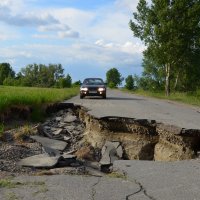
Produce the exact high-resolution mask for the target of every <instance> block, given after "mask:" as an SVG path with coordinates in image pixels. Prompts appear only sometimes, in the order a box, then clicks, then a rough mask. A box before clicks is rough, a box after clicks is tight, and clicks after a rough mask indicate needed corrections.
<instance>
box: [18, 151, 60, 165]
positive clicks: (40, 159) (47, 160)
mask: <svg viewBox="0 0 200 200" xmlns="http://www.w3.org/2000/svg"><path fill="white" fill-rule="evenodd" d="M60 158H61V156H55V157H50V156H49V155H48V154H39V155H35V156H31V157H28V158H24V159H22V160H20V161H19V163H18V164H19V165H21V166H24V167H35V168H53V167H54V166H55V165H56V164H57V163H58V161H59V159H60Z"/></svg>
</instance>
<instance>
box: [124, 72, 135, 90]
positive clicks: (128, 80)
mask: <svg viewBox="0 0 200 200" xmlns="http://www.w3.org/2000/svg"><path fill="white" fill-rule="evenodd" d="M125 82H126V85H125V88H126V89H128V90H132V89H133V88H134V79H133V76H132V75H128V76H127V78H126V79H125Z"/></svg>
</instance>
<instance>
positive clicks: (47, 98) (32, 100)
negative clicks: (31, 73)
mask: <svg viewBox="0 0 200 200" xmlns="http://www.w3.org/2000/svg"><path fill="white" fill-rule="evenodd" d="M78 91H79V88H68V89H56V88H33V87H11V86H0V111H4V110H6V109H7V108H9V107H10V106H13V105H16V106H18V105H20V106H24V105H27V106H33V107H38V106H40V105H42V104H46V103H54V102H60V101H63V100H65V99H69V98H71V97H73V96H75V95H77V94H78Z"/></svg>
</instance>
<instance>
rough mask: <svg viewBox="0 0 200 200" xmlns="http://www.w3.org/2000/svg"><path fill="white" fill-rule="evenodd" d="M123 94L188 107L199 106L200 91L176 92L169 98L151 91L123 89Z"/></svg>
mask: <svg viewBox="0 0 200 200" xmlns="http://www.w3.org/2000/svg"><path fill="white" fill-rule="evenodd" d="M123 91H125V92H129V93H134V94H138V95H142V96H148V97H155V98H159V99H167V100H172V101H178V102H182V103H186V104H190V105H196V106H200V90H198V91H197V92H187V93H186V92H185V93H184V92H176V93H171V95H170V96H169V97H167V96H165V93H164V92H151V91H144V90H136V91H128V90H126V89H123Z"/></svg>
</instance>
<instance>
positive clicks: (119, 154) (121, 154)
mask: <svg viewBox="0 0 200 200" xmlns="http://www.w3.org/2000/svg"><path fill="white" fill-rule="evenodd" d="M116 151H117V155H118V157H119V158H122V156H123V149H122V146H121V145H119V146H118V147H117V149H116Z"/></svg>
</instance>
